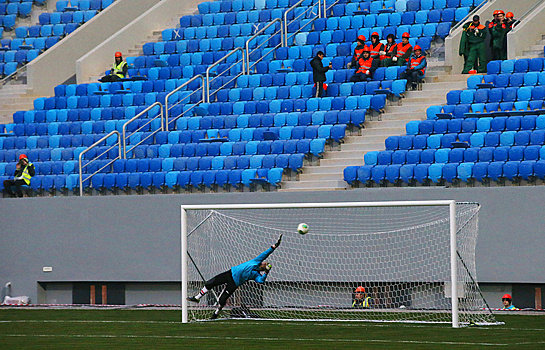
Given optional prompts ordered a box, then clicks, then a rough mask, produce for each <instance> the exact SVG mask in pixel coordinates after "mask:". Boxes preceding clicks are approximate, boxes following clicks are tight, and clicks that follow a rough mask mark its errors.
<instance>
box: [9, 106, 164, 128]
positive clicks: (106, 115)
mask: <svg viewBox="0 0 545 350" xmlns="http://www.w3.org/2000/svg"><path fill="white" fill-rule="evenodd" d="M145 108H146V107H144V106H130V107H105V108H98V107H97V108H79V109H70V110H69V109H51V110H47V111H44V110H38V111H33V110H30V111H17V112H15V113H14V114H13V119H14V121H16V123H14V124H15V125H16V124H21V123H26V124H29V123H54V122H61V123H62V122H66V121H70V122H78V121H82V122H86V121H89V120H94V121H99V120H105V121H109V120H122V119H130V118H132V117H134V116H135V115H137V114H139V113H141V112H142V111H143V110H144V109H145ZM152 109H153V108H152ZM151 112H153V113H146V115H147V116H148V117H154V116H155V115H156V114H155V113H156V111H155V110H153V111H151ZM35 127H36V134H37V135H46V134H47V131H44V130H47V128H48V127H49V126H45V128H44V125H41V124H36V125H35ZM57 128H58V127H57ZM11 130H12V132H13V128H12V129H11ZM53 130H56V129H53ZM25 134H26V132H25ZM54 134H55V133H54Z"/></svg>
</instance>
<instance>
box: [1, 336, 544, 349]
mask: <svg viewBox="0 0 545 350" xmlns="http://www.w3.org/2000/svg"><path fill="white" fill-rule="evenodd" d="M2 337H12V338H32V337H34V338H97V339H98V338H107V339H115V338H118V339H184V340H191V339H195V340H203V339H206V340H219V341H225V340H235V341H274V342H276V341H300V342H324V343H338V342H345V343H383V344H432V345H478V346H509V345H512V344H505V343H471V342H450V341H419V340H384V339H339V338H335V339H330V338H273V337H265V338H261V337H211V336H185V335H163V336H160V335H106V334H96V335H87V334H4V335H3V336H2ZM524 344H538V343H524ZM539 344H540V343H539Z"/></svg>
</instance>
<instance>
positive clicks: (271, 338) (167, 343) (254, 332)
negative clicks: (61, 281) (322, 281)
mask: <svg viewBox="0 0 545 350" xmlns="http://www.w3.org/2000/svg"><path fill="white" fill-rule="evenodd" d="M496 318H497V320H499V321H503V322H505V325H501V326H489V327H469V328H461V329H453V328H451V327H449V326H448V325H426V324H403V323H366V322H320V321H315V322H296V321H294V322H289V321H288V322H281V321H258V320H220V321H213V322H198V323H190V324H182V323H180V322H179V320H180V311H176V310H145V309H136V310H134V309H132V310H81V309H77V310H51V309H46V310H43V309H40V310H36V309H34V310H33V309H0V348H1V349H99V348H108V349H175V348H176V349H207V350H208V349H222V350H228V349H356V348H360V349H363V348H365V349H367V348H374V349H375V348H376V349H441V350H444V349H545V315H514V314H498V315H497V317H496Z"/></svg>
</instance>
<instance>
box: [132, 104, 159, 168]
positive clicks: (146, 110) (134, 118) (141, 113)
mask: <svg viewBox="0 0 545 350" xmlns="http://www.w3.org/2000/svg"><path fill="white" fill-rule="evenodd" d="M155 106H159V116H155V117H153V118H151V119H150V120H149V121H148V122H147V123H146V124H144V125H142V126H141V127H139V128H138V129H136V130H135V131H134V132H133V133H131V135H132V134H134V133H135V132H138V130H140V129H142V128H143V127H144V126H146V125H148V124H150V123H151V122H152V121H154V120H155V119H157V118H161V119H160V120H161V128H160V129H158V130H155V131H153V132H152V133H151V134H150V135H148V136H147V137H146V138H145V139H143V140H140V142H138V143H137V144H136V145H133V146H132V147H131V149H130V150H132V149H133V148H135V147H136V146H138V145H140V144H142V142H144V141H146V140H147V139H148V138H150V137H152V136H153V135H154V134H156V133H157V132H159V131H163V130H164V129H165V128H164V125H163V104H162V103H161V102H155V103H154V104H152V105H151V106H149V107H148V108H146V109H144V110H143V111H142V112H140V113H138V114H137V115H135V116H134V117H132V118H131V119H129V120H128V121H127V122H125V124H123V128H122V132H123V159H127V135H126V129H127V125H129V124H130V123H132V122H133V121H135V120H136V119H138V118H140V117H141V116H142V115H144V114H145V113H146V112H148V111H149V110H151V109H152V108H153V107H155ZM131 135H129V136H131ZM130 150H129V151H130Z"/></svg>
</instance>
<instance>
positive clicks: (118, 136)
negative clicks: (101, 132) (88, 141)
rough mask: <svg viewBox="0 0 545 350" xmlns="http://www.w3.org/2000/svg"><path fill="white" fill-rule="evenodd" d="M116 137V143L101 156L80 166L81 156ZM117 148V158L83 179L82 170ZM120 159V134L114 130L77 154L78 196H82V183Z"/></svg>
mask: <svg viewBox="0 0 545 350" xmlns="http://www.w3.org/2000/svg"><path fill="white" fill-rule="evenodd" d="M114 134H115V135H117V142H116V143H115V144H113V145H112V146H110V147H109V148H108V149H107V150H105V151H104V152H102V153H101V154H99V155H97V156H96V157H95V158H94V159H92V160H91V161H89V162H88V163H87V164H85V165H83V164H82V160H83V155H84V154H85V153H87V152H89V151H90V150H91V149H93V148H95V147H97V146H99V145H100V144H101V143H102V142H104V141H106V140H107V139H108V138H110V136H112V135H114ZM116 146H117V147H118V150H117V151H118V156H117V157H116V158H114V159H112V160H111V161H109V162H108V163H106V164H104V165H103V166H102V167H100V168H99V169H98V170H97V171H95V172H94V173H92V174H91V175H89V176H87V177H86V178H85V179H83V168H85V167H87V166H89V165H90V164H92V163H93V162H95V161H96V160H97V159H100V157H102V156H103V155H105V154H106V153H108V152H110V150H112V149H113V148H115V147H116ZM120 158H121V140H120V134H119V131H117V130H114V131H112V132H110V133H109V134H108V135H106V136H104V137H102V138H101V139H100V140H98V141H97V142H95V143H93V144H92V145H91V146H89V147H87V149H85V150H83V152H81V153H80V154H79V158H78V160H79V195H80V196H83V183H84V182H85V181H88V180H90V179H91V178H92V177H93V176H94V175H96V174H98V173H99V172H101V171H102V170H103V169H105V168H106V167H108V166H110V165H111V164H112V163H113V162H115V161H116V160H117V159H120Z"/></svg>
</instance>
